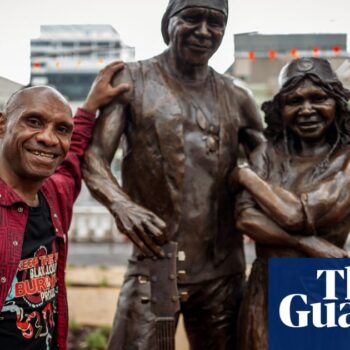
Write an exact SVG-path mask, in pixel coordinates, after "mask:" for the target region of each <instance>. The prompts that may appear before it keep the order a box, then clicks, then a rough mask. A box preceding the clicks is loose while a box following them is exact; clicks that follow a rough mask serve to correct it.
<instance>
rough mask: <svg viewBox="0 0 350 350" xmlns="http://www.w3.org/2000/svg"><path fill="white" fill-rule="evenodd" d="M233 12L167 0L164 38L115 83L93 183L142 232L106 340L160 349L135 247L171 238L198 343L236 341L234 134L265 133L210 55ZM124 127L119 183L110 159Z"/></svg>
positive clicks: (97, 139)
mask: <svg viewBox="0 0 350 350" xmlns="http://www.w3.org/2000/svg"><path fill="white" fill-rule="evenodd" d="M227 16H228V4H227V1H226V0H171V1H170V2H169V5H168V8H167V10H166V12H165V14H164V17H163V20H162V34H163V37H164V40H165V42H166V43H167V44H168V49H167V50H166V51H165V52H163V53H162V54H160V55H159V56H156V57H153V58H151V59H148V60H145V61H141V62H135V63H129V64H126V66H125V69H124V71H123V72H122V73H120V74H118V76H117V77H116V78H115V84H118V83H120V82H124V83H128V84H129V85H130V86H131V89H130V91H129V92H128V93H126V94H124V96H123V97H122V98H117V99H115V100H114V101H113V103H111V104H110V105H109V106H108V107H106V108H105V110H104V111H103V112H102V114H101V116H100V118H99V119H98V121H97V125H96V128H95V134H94V138H93V141H92V143H91V146H90V148H89V149H88V151H87V152H86V157H85V167H84V176H85V180H86V182H87V185H88V187H89V188H90V190H91V192H92V193H93V195H94V196H95V197H96V198H97V199H99V200H100V201H101V202H102V203H103V204H104V205H106V207H107V208H108V209H109V210H110V212H111V213H112V215H113V216H114V217H115V220H116V223H117V226H118V228H119V230H120V232H122V233H124V234H126V235H127V236H128V237H129V238H130V239H131V240H132V242H133V243H134V244H135V249H134V253H133V255H132V258H131V259H130V262H129V266H128V271H127V274H126V277H125V280H124V284H123V287H122V290H121V293H120V298H119V303H118V309H117V314H116V317H115V321H114V327H113V331H112V336H111V339H110V342H109V349H110V350H112V349H113V350H116V349H120V350H126V349H144V350H150V349H156V346H155V341H156V340H155V338H156V336H155V330H154V324H155V315H154V314H153V312H152V303H148V304H142V303H141V297H142V296H145V295H146V296H148V297H149V299H152V295H150V293H151V290H150V286H149V283H148V281H149V280H150V281H151V282H152V283H153V282H154V281H157V276H150V272H149V270H148V266H149V265H148V260H149V259H144V260H142V259H141V260H140V257H139V256H140V252H143V254H144V255H146V256H150V255H152V254H154V255H157V256H162V255H163V254H162V249H161V244H162V243H164V241H165V239H166V238H167V239H169V240H171V241H175V242H177V244H178V247H179V250H181V251H183V252H184V253H185V255H186V260H184V261H180V262H179V266H178V268H179V270H181V271H186V273H187V275H186V277H185V278H184V279H182V280H181V281H179V282H178V288H179V289H180V292H186V293H187V295H188V300H187V301H182V302H181V313H182V314H183V316H184V321H185V327H186V331H187V334H188V338H189V342H190V344H191V348H192V349H201V350H202V349H207V350H210V349H215V350H219V349H234V348H235V346H234V344H235V327H236V320H237V310H238V306H239V301H240V299H241V296H242V289H243V285H244V271H245V262H244V255H243V248H242V237H241V235H240V234H239V233H237V232H236V231H235V229H234V218H233V210H234V208H233V206H234V204H233V203H234V198H233V195H232V194H231V193H230V191H229V185H228V178H229V174H230V171H231V170H232V169H233V168H234V166H235V165H236V160H237V155H238V144H239V143H240V142H241V143H243V144H244V146H245V147H246V149H247V150H249V149H253V148H254V147H255V146H256V145H257V144H258V143H260V142H261V141H262V140H263V137H262V134H261V133H260V131H261V130H262V124H261V120H260V117H259V115H258V112H257V110H256V105H255V103H254V102H253V100H252V99H251V97H250V96H249V94H247V92H246V91H245V90H243V89H242V88H240V87H237V86H235V85H234V84H233V82H232V79H230V78H228V77H225V76H223V75H221V74H218V73H217V72H215V71H214V70H213V69H212V68H210V67H208V60H209V58H210V57H211V56H212V55H213V54H214V52H215V51H216V50H217V48H218V47H219V45H220V43H221V40H222V37H223V35H224V32H225V27H226V22H227ZM122 136H123V137H124V140H125V151H124V159H123V165H122V180H123V187H121V186H120V185H119V184H118V182H117V180H116V179H115V177H114V176H113V175H112V173H111V169H110V163H111V161H112V159H113V156H114V154H115V151H116V149H117V147H118V145H119V143H120V141H121V138H122ZM165 237H166V238H165ZM177 316H178V315H177Z"/></svg>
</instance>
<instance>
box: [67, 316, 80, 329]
mask: <svg viewBox="0 0 350 350" xmlns="http://www.w3.org/2000/svg"><path fill="white" fill-rule="evenodd" d="M79 327H80V326H79V325H78V322H77V321H76V320H74V319H72V320H69V329H70V330H71V331H72V332H74V331H76V330H77V329H79Z"/></svg>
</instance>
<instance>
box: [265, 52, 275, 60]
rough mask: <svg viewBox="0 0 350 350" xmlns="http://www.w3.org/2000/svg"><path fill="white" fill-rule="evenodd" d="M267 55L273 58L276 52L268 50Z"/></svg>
mask: <svg viewBox="0 0 350 350" xmlns="http://www.w3.org/2000/svg"><path fill="white" fill-rule="evenodd" d="M267 55H268V57H269V59H270V60H274V59H275V58H276V57H277V52H276V51H275V50H269V52H268V54H267Z"/></svg>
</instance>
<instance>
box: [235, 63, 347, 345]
mask: <svg viewBox="0 0 350 350" xmlns="http://www.w3.org/2000/svg"><path fill="white" fill-rule="evenodd" d="M280 80H281V85H282V87H281V89H280V91H279V92H278V93H277V94H276V95H275V96H274V98H273V100H272V101H269V102H266V103H265V104H263V110H264V112H265V120H266V123H267V128H266V129H265V134H266V137H267V139H268V142H267V143H266V144H265V145H262V146H261V147H258V148H257V149H256V151H254V152H253V153H252V154H251V167H252V169H251V168H249V167H248V168H242V169H239V170H235V178H236V181H238V182H239V183H240V184H241V185H243V186H244V188H245V191H244V192H243V193H242V194H241V196H240V198H239V199H238V200H237V215H238V218H237V227H238V229H239V230H240V231H241V232H243V233H245V234H247V235H249V236H251V237H252V238H253V239H255V241H256V243H257V244H256V253H257V259H256V261H255V262H254V264H253V267H252V271H251V275H250V277H249V282H248V287H247V292H246V295H245V297H244V300H243V303H242V310H241V318H240V327H239V329H240V338H239V340H240V346H239V349H240V350H267V349H268V339H267V333H268V331H267V261H268V258H269V257H335V258H342V257H347V252H346V251H345V250H343V247H344V244H345V241H346V238H347V235H348V233H349V230H350V190H349V187H350V112H349V110H348V106H347V102H348V100H349V97H350V92H349V91H348V90H346V89H345V88H344V87H343V85H342V84H341V82H340V81H339V79H338V78H337V76H336V75H335V73H334V71H333V70H332V68H331V66H330V64H329V62H328V61H327V60H324V59H320V58H300V59H297V60H294V61H292V62H291V63H290V64H288V65H287V66H286V67H284V69H283V70H282V72H281V75H280Z"/></svg>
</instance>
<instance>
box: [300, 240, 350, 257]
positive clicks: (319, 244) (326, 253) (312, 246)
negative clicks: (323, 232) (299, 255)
mask: <svg viewBox="0 0 350 350" xmlns="http://www.w3.org/2000/svg"><path fill="white" fill-rule="evenodd" d="M299 242H300V245H301V247H302V250H303V251H304V252H305V253H306V254H308V255H309V256H310V257H312V258H348V257H349V254H348V252H347V251H346V250H344V249H341V248H339V247H337V246H336V245H334V244H332V243H330V242H328V241H326V240H325V239H323V238H320V237H316V236H306V237H305V236H303V237H300V238H299Z"/></svg>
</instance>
